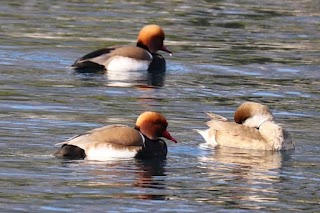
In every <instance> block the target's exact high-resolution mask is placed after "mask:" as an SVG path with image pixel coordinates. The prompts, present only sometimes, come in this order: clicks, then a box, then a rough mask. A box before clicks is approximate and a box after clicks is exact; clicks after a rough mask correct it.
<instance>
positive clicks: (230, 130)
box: [197, 102, 295, 151]
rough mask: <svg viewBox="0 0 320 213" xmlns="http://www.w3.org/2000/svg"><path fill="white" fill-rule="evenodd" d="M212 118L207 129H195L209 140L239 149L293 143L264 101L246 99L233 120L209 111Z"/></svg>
mask: <svg viewBox="0 0 320 213" xmlns="http://www.w3.org/2000/svg"><path fill="white" fill-rule="evenodd" d="M208 116H209V117H210V118H212V120H210V121H208V122H207V123H206V124H207V126H209V129H207V130H197V132H199V133H200V134H201V135H202V136H203V138H204V139H205V141H206V142H207V143H208V144H211V145H213V146H216V145H219V146H226V147H233V148H240V149H254V150H274V151H277V150H290V149H294V147H295V144H294V142H293V141H292V138H291V136H290V134H289V132H287V131H286V130H285V129H283V128H282V127H281V126H280V125H279V124H277V123H276V122H275V121H274V116H273V115H272V113H271V112H270V110H269V108H268V107H267V106H265V105H262V104H259V103H255V102H245V103H243V104H242V105H240V106H239V107H238V108H237V110H236V112H235V114H234V120H235V122H232V121H228V120H227V119H226V118H224V117H222V116H219V115H215V114H210V113H208Z"/></svg>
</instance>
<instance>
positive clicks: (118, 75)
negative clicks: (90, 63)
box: [75, 69, 165, 87]
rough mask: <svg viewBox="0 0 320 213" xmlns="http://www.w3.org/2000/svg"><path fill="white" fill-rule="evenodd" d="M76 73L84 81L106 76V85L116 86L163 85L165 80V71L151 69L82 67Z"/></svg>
mask: <svg viewBox="0 0 320 213" xmlns="http://www.w3.org/2000/svg"><path fill="white" fill-rule="evenodd" d="M75 74H77V76H78V77H79V78H80V79H81V80H84V81H88V80H92V79H95V78H98V77H103V78H104V83H105V81H106V83H105V84H106V86H114V87H162V86H164V82H165V71H162V70H157V69H153V70H149V71H148V72H147V71H143V72H142V71H127V72H118V71H105V70H99V69H98V70H92V69H89V70H88V69H85V70H84V69H81V70H75Z"/></svg>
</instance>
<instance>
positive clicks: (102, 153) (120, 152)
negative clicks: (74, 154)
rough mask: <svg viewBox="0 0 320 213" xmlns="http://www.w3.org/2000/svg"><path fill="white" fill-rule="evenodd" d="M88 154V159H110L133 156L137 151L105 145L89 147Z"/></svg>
mask: <svg viewBox="0 0 320 213" xmlns="http://www.w3.org/2000/svg"><path fill="white" fill-rule="evenodd" d="M86 155H87V157H86V159H88V160H97V161H108V160H116V159H128V158H133V157H134V156H135V155H136V151H135V150H131V151H130V150H129V149H114V148H112V147H110V146H105V147H99V148H97V149H89V150H87V152H86Z"/></svg>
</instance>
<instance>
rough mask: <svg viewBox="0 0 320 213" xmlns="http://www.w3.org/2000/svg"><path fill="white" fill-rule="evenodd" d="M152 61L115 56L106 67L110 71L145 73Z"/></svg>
mask: <svg viewBox="0 0 320 213" xmlns="http://www.w3.org/2000/svg"><path fill="white" fill-rule="evenodd" d="M149 64H150V61H143V60H136V59H133V58H128V57H123V56H115V57H113V58H112V60H111V61H110V62H109V63H108V66H107V67H106V68H107V70H110V71H123V72H126V71H127V72H129V71H140V70H141V71H145V70H148V67H149Z"/></svg>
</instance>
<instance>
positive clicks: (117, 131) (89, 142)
mask: <svg viewBox="0 0 320 213" xmlns="http://www.w3.org/2000/svg"><path fill="white" fill-rule="evenodd" d="M61 144H69V145H75V146H78V147H80V148H82V149H86V148H87V146H90V147H92V146H100V145H101V144H108V145H112V146H114V147H123V146H142V145H143V139H142V136H141V134H140V133H139V131H137V130H135V129H133V128H131V127H128V126H124V125H110V126H104V127H101V128H97V129H93V130H91V131H88V132H86V133H84V134H81V135H78V136H75V137H73V138H71V139H69V140H67V141H65V142H63V143H59V144H57V145H61Z"/></svg>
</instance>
